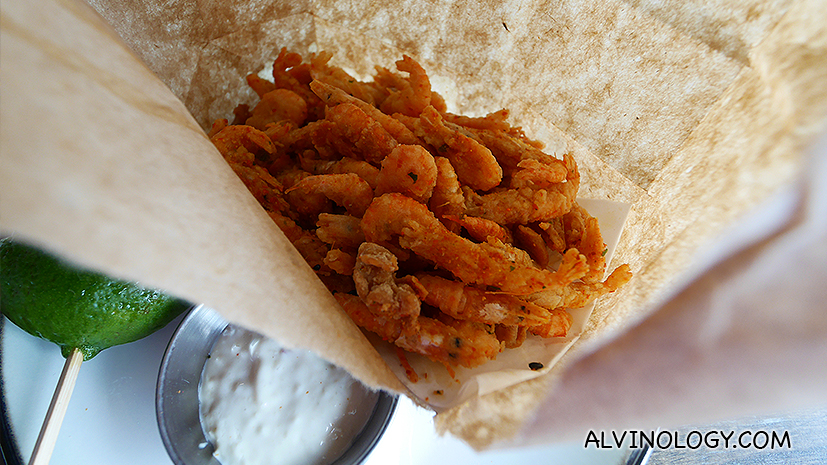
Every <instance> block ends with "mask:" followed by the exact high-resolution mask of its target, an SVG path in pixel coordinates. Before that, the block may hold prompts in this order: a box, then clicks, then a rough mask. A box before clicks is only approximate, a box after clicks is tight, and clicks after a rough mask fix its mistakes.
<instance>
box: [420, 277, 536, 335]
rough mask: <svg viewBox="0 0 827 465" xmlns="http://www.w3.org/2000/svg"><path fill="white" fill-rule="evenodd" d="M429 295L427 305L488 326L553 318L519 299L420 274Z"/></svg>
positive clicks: (523, 324) (519, 323) (523, 323)
mask: <svg viewBox="0 0 827 465" xmlns="http://www.w3.org/2000/svg"><path fill="white" fill-rule="evenodd" d="M416 278H417V280H419V282H420V284H422V287H424V288H425V290H426V291H427V294H426V296H425V300H424V302H425V303H427V304H429V305H433V306H434V307H437V308H439V309H440V310H442V312H443V313H445V314H446V315H449V316H451V317H452V318H456V319H460V320H471V321H477V322H479V323H487V324H503V325H515V326H538V325H542V324H545V323H546V322H548V320H549V319H550V316H551V314H550V312H549V311H548V310H546V309H545V308H543V307H540V306H539V305H536V304H533V303H531V302H527V301H525V300H522V299H519V298H517V297H515V296H511V295H507V294H502V293H494V292H485V291H483V290H481V289H477V288H474V287H471V286H466V285H464V284H462V283H460V282H456V281H452V280H450V279H445V278H441V277H439V276H434V275H430V274H424V273H420V274H417V275H416Z"/></svg>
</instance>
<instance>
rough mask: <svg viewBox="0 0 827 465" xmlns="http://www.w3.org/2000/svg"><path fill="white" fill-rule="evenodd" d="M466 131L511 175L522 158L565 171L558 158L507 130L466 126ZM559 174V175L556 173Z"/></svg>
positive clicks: (557, 170)
mask: <svg viewBox="0 0 827 465" xmlns="http://www.w3.org/2000/svg"><path fill="white" fill-rule="evenodd" d="M467 130H468V132H469V133H470V134H471V135H472V136H473V137H474V138H475V139H476V140H478V141H479V142H480V143H482V144H483V145H485V146H486V147H488V148H489V149H490V150H491V153H492V154H493V155H494V157H495V158H496V159H497V162H499V164H500V166H502V168H503V172H504V173H505V175H507V176H511V174H512V173H513V172H514V170H516V169H517V165H518V164H519V163H520V162H521V161H523V160H535V161H538V162H540V163H542V164H543V165H546V166H548V167H549V169H552V170H554V171H555V172H558V173H559V172H563V173H565V171H564V170H565V164H564V163H563V162H562V161H561V160H559V159H558V158H556V157H554V156H552V155H550V154H547V153H545V152H543V151H542V150H540V149H539V148H538V147H537V145H540V144H537V143H533V141H528V140H527V139H525V138H523V137H515V136H514V135H513V134H510V133H509V132H506V131H503V130H498V129H477V128H473V127H468V128H467ZM557 176H559V175H557Z"/></svg>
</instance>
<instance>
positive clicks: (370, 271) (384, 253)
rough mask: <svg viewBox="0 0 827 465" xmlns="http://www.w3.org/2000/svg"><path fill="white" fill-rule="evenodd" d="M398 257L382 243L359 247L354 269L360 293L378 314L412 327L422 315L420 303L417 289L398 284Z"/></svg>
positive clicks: (408, 285)
mask: <svg viewBox="0 0 827 465" xmlns="http://www.w3.org/2000/svg"><path fill="white" fill-rule="evenodd" d="M398 269H399V265H398V262H397V259H396V256H395V255H394V254H392V253H391V252H390V251H389V250H388V249H386V248H384V247H382V246H381V245H378V244H373V243H370V242H365V243H363V244H362V245H360V246H359V252H358V254H357V255H356V264H355V266H354V268H353V282H354V283H355V284H356V292H357V293H358V294H359V297H360V298H361V299H362V301H363V302H364V303H365V304H366V305H367V306H368V308H369V309H370V312H371V313H373V314H374V315H378V316H382V317H385V318H390V319H398V320H404V321H405V322H406V326H408V327H410V326H411V325H412V324H415V323H416V318H417V317H418V316H419V309H420V300H419V296H417V294H416V292H415V290H414V288H413V287H412V286H411V285H410V284H407V283H404V282H401V283H400V282H397V280H396V271H397V270H398Z"/></svg>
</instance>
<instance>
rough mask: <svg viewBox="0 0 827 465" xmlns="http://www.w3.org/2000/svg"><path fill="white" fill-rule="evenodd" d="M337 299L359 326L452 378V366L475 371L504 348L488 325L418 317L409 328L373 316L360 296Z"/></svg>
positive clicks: (382, 317) (390, 320)
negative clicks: (442, 368)
mask: <svg viewBox="0 0 827 465" xmlns="http://www.w3.org/2000/svg"><path fill="white" fill-rule="evenodd" d="M334 297H335V298H336V300H337V301H338V302H339V304H340V305H341V306H342V308H343V309H344V311H345V313H347V314H348V315H349V316H350V318H351V319H352V320H353V322H354V323H356V325H358V326H360V327H362V328H365V329H366V330H368V331H370V332H372V333H375V334H377V335H379V336H380V337H381V338H382V339H384V340H386V341H388V342H391V343H393V344H395V345H396V346H397V347H400V348H402V349H404V350H407V351H408V352H413V353H417V354H422V355H425V356H426V357H428V358H429V359H431V360H433V361H435V362H438V363H442V364H443V365H444V366H445V367H446V368H447V369H448V372H449V373H450V374H451V375H452V376H453V374H454V372H453V369H452V367H456V366H464V367H467V368H474V367H476V366H479V365H481V364H483V363H485V362H486V361H488V360H492V359H494V358H496V357H497V354H499V352H500V349H501V346H500V341H499V340H497V336H496V335H495V334H493V332H494V330H493V328H492V327H491V326H489V325H485V324H482V323H476V322H473V321H460V320H454V319H451V318H448V317H443V318H442V320H444V321H440V320H438V319H435V318H428V317H425V316H419V317H418V318H417V321H416V325H415V326H413V327H406V326H405V324H404V323H403V322H401V321H400V320H397V319H393V318H388V317H386V316H382V315H376V314H374V313H372V312H371V311H370V309H369V308H368V306H367V305H366V304H365V303H364V302H362V300H361V299H360V298H359V297H358V296H355V295H350V294H343V293H336V294H334Z"/></svg>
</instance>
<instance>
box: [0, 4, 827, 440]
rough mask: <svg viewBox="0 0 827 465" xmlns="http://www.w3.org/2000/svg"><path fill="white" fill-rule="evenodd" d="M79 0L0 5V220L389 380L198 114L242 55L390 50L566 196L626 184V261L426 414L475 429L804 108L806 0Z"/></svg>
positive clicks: (810, 27) (638, 312) (665, 263)
mask: <svg viewBox="0 0 827 465" xmlns="http://www.w3.org/2000/svg"><path fill="white" fill-rule="evenodd" d="M90 3H91V5H92V7H93V8H94V10H97V12H98V13H99V14H100V17H99V16H98V15H97V14H96V13H95V11H94V10H93V9H91V8H89V7H88V6H87V5H85V4H83V3H81V2H79V1H77V0H64V1H49V2H42V3H41V4H38V5H37V6H30V5H28V4H27V3H26V2H23V1H14V0H13V1H8V2H4V4H3V5H2V11H3V16H2V43H1V44H0V46H2V56H3V67H2V69H1V70H0V72H1V73H2V80H0V82H2V90H3V105H2V120H3V124H2V126H1V127H0V131H2V157H3V160H2V166H0V176H1V177H0V189H2V191H0V194H2V195H0V221H2V232H3V233H4V234H11V235H13V236H15V237H19V238H21V239H27V240H31V241H35V242H37V243H39V244H42V245H44V246H46V247H48V248H49V249H52V250H54V251H56V252H58V253H60V254H62V255H64V256H66V257H69V258H71V259H75V260H78V261H80V262H82V263H85V264H87V265H90V266H94V267H96V268H99V269H102V270H105V271H107V272H110V273H113V274H115V275H117V276H121V277H126V278H129V279H137V280H140V281H142V282H145V283H147V284H150V285H155V286H158V287H161V288H164V289H167V290H169V291H170V292H173V293H175V294H177V295H180V296H182V297H185V298H189V299H191V300H194V301H198V302H203V303H205V304H207V305H210V306H212V307H214V308H216V309H218V310H219V311H221V312H222V313H223V314H224V315H225V316H226V317H227V318H228V319H230V320H231V321H235V322H238V323H240V324H243V325H246V326H249V327H253V328H256V329H259V330H260V331H262V332H264V333H265V334H267V335H270V336H272V337H275V338H277V339H279V340H281V341H283V342H285V343H287V344H288V345H295V346H301V347H306V348H311V349H312V350H314V351H316V352H317V353H319V354H320V355H322V356H323V357H325V358H328V359H329V360H331V361H332V362H334V363H337V364H339V365H341V366H343V367H345V368H346V369H348V370H349V371H351V372H352V373H354V374H355V375H356V376H358V377H359V378H360V379H362V380H363V381H364V382H365V383H367V384H369V385H371V386H374V387H383V388H386V389H390V390H395V391H401V390H403V387H402V386H401V384H400V383H399V381H398V380H397V378H396V377H394V376H393V374H392V373H391V372H390V371H389V369H388V368H387V366H386V365H385V364H384V363H383V362H382V361H381V359H380V358H379V356H378V355H377V353H376V351H375V350H374V349H373V347H372V346H371V345H370V344H369V343H368V342H367V340H366V339H365V338H364V337H363V336H362V334H361V332H360V331H359V330H358V328H356V327H355V326H354V325H352V323H351V322H350V321H349V320H347V318H346V317H344V316H343V315H342V314H341V312H338V311H337V310H335V303H334V301H333V299H332V298H331V297H330V296H329V295H328V294H327V293H326V292H324V289H323V288H322V287H321V285H320V284H319V283H317V282H316V280H315V278H314V277H313V274H312V271H311V270H309V269H308V268H307V266H306V265H305V264H304V263H303V262H302V260H301V257H300V256H298V254H297V253H296V252H295V251H293V250H292V248H291V247H290V245H289V243H287V241H286V240H285V239H284V238H283V237H282V236H281V234H280V233H279V231H278V230H277V228H275V226H274V225H273V224H272V222H271V221H270V220H269V218H268V217H267V216H266V214H264V212H263V211H262V210H261V209H260V208H259V207H258V205H256V204H255V201H254V199H253V198H252V197H251V196H249V195H248V194H247V193H246V191H245V190H244V189H243V185H242V184H241V183H240V181H238V180H237V179H235V178H234V175H233V173H232V172H231V171H230V170H229V168H228V167H226V166H225V164H224V162H223V160H221V158H220V156H219V155H218V153H217V152H216V151H215V150H213V148H212V147H211V145H210V143H209V141H208V140H207V139H206V137H205V136H204V132H203V129H204V128H207V127H208V126H209V124H210V123H211V122H212V121H213V120H214V119H216V118H222V117H227V116H228V115H230V114H231V111H232V109H233V108H234V107H235V105H236V104H237V103H239V102H245V101H247V102H251V101H252V99H253V95H252V93H251V92H250V91H249V90H248V89H247V88H246V85H245V83H244V79H243V78H244V76H245V75H246V74H248V73H249V72H258V71H260V70H262V69H264V68H265V67H267V66H269V65H270V64H271V62H272V59H273V58H274V57H275V56H276V54H277V53H278V50H279V49H280V48H281V47H288V48H289V49H291V50H292V51H296V52H299V53H302V54H307V53H309V52H312V51H318V50H327V51H330V52H332V53H333V54H334V59H333V61H334V64H337V65H339V66H342V67H344V68H346V69H348V70H350V71H352V72H353V73H354V74H355V75H357V76H359V77H365V76H368V75H369V74H370V73H371V71H372V67H373V66H374V65H381V66H386V67H389V68H392V67H393V62H394V61H395V60H397V59H399V57H401V55H402V54H403V53H407V54H409V55H411V56H413V57H414V58H416V59H417V60H419V61H420V62H421V63H422V64H423V66H425V67H426V69H427V70H428V72H429V75H430V76H432V81H433V83H434V87H435V89H436V90H438V91H439V92H440V93H442V94H443V95H444V96H445V97H446V99H447V101H448V103H449V108H450V109H451V110H452V111H456V112H461V113H465V114H484V113H487V112H490V111H495V110H498V109H500V108H503V107H505V108H509V109H512V114H513V116H514V120H515V121H517V122H518V124H520V125H522V126H523V127H524V128H525V129H526V132H527V133H528V134H529V136H531V137H534V138H537V139H540V140H542V141H544V142H545V143H546V144H547V146H548V147H549V150H551V151H558V153H562V151H570V152H572V153H573V154H574V155H575V158H576V159H577V161H578V163H579V164H580V167H581V172H582V173H583V183H582V188H581V196H582V197H586V198H594V199H604V200H613V201H620V202H624V203H629V204H631V205H632V207H631V211H630V214H629V218H628V221H627V224H626V229H625V230H624V233H623V235H622V237H621V238H620V241H619V243H618V247H617V250H616V252H615V257H614V259H613V263H612V264H610V267H614V266H616V265H617V264H619V263H629V264H630V265H631V267H632V270H633V271H634V272H635V278H634V279H633V280H632V281H631V282H630V283H629V284H628V285H627V286H626V287H624V288H623V289H621V290H620V291H618V292H616V293H615V294H613V295H611V296H607V297H606V298H603V299H601V300H600V301H598V302H597V304H596V306H595V309H594V312H593V313H592V316H591V318H590V320H589V322H588V324H587V326H586V329H585V331H584V333H583V335H582V337H581V338H580V340H579V341H578V342H577V343H576V344H575V345H574V346H573V347H572V350H571V351H569V352H568V353H567V355H566V356H565V357H564V360H563V363H562V364H561V366H558V367H556V368H555V370H552V372H551V373H550V374H549V375H547V376H544V377H542V378H538V379H535V380H532V381H527V382H524V383H521V384H519V385H516V386H514V387H511V388H508V389H505V390H501V391H498V392H495V393H492V394H488V395H485V396H482V397H478V398H475V399H472V400H471V401H469V402H468V403H466V404H464V405H463V406H460V407H457V408H454V409H451V410H449V411H447V412H444V413H441V414H440V415H439V416H438V417H437V424H438V426H439V427H440V428H441V429H442V430H445V431H450V432H451V433H453V434H455V435H458V436H459V437H462V438H463V439H465V440H466V441H468V442H469V443H470V444H472V445H474V446H475V447H484V446H487V445H489V444H491V443H492V442H494V441H496V440H498V439H504V438H508V437H511V436H513V435H514V434H515V433H516V432H517V431H518V429H519V426H520V425H522V424H524V423H525V421H526V419H527V418H529V417H530V415H531V414H532V413H533V412H535V411H536V408H537V405H538V404H539V403H540V401H541V400H542V399H544V398H546V397H547V396H548V395H549V393H550V392H552V391H551V386H552V385H553V384H554V381H555V380H557V379H559V378H560V376H561V373H562V370H563V369H564V368H565V367H567V366H571V365H573V364H574V363H575V361H576V360H577V359H579V358H581V357H583V356H585V355H587V354H590V353H593V352H594V351H596V350H598V349H599V348H600V347H602V346H604V345H605V344H607V343H608V342H609V341H610V340H612V339H613V338H615V337H617V335H618V334H620V333H621V332H622V331H624V330H625V329H627V328H628V327H629V326H630V325H632V324H634V323H636V322H639V321H641V320H643V319H644V318H646V317H647V316H648V315H649V314H650V313H651V312H653V311H654V310H655V309H656V308H657V307H658V306H659V305H660V304H661V303H662V302H663V301H664V300H665V299H666V298H668V297H669V296H671V295H673V294H674V293H675V291H676V290H677V289H678V288H679V287H680V286H681V285H682V284H683V283H684V282H685V280H686V278H685V275H684V273H685V272H686V271H687V269H688V268H689V265H690V263H692V258H693V256H695V254H697V253H698V251H700V250H703V249H704V247H706V246H707V245H708V244H709V243H710V242H711V241H713V240H714V239H715V238H716V237H717V236H718V235H719V234H720V233H721V232H722V231H724V230H725V229H726V228H727V227H728V226H730V225H731V224H733V223H734V222H735V221H736V220H737V219H738V218H740V217H741V216H742V215H743V214H744V213H745V212H747V211H751V210H754V209H755V208H757V207H759V206H760V205H761V204H762V202H764V201H765V200H766V199H767V198H768V197H769V196H770V195H771V194H773V193H774V192H776V191H777V190H778V189H779V188H781V187H782V186H784V185H787V184H788V183H790V182H791V180H792V179H793V177H794V175H795V173H796V172H797V171H799V169H800V167H801V164H802V161H801V160H802V156H801V147H802V144H804V143H805V142H806V141H807V140H809V139H810V137H811V136H812V135H813V134H815V133H817V132H818V131H820V130H822V129H823V127H824V114H825V107H827V103H826V102H827V91H826V90H825V86H824V82H825V69H827V59H825V57H827V53H825V51H826V50H825V49H827V44H826V43H825V37H827V31H825V25H827V18H825V9H824V8H823V5H822V4H821V2H818V1H797V2H781V1H746V0H745V1H737V2H722V1H709V2H704V1H700V0H698V1H692V2H678V1H673V2H667V3H665V4H664V3H663V2H647V1H630V2H621V1H604V2H599V3H598V4H592V2H542V1H538V2H527V3H526V2H502V3H498V4H490V5H476V4H475V5H471V4H470V3H469V4H466V3H465V2H454V3H451V4H447V5H442V4H440V5H431V4H423V3H421V2H417V1H407V2H400V3H394V4H392V5H391V4H381V3H375V2H358V1H357V2H348V3H347V5H346V7H345V6H341V5H339V4H337V3H335V2H329V3H328V2H321V1H320V2H278V1H272V2H267V1H262V2H255V1H251V2H243V1H239V2H219V1H215V2H176V3H173V4H164V3H162V2H153V1H145V2H119V1H102V0H93V1H91V2H90ZM101 17H102V18H103V19H101ZM118 36H119V37H118ZM136 57H137V58H136ZM170 91H171V92H170ZM296 328H308V330H307V331H297V330H296ZM667 328H668V326H667ZM552 395H553V393H552ZM707 409H708V411H711V410H714V408H712V407H707ZM549 434H553V431H552V432H550V433H549ZM549 439H550V440H551V439H553V438H549Z"/></svg>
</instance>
